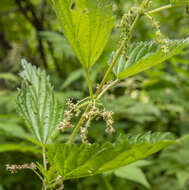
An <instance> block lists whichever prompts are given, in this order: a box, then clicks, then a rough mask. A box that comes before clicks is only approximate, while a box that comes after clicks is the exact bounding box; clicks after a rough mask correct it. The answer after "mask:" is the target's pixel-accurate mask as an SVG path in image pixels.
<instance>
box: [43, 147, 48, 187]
mask: <svg viewBox="0 0 189 190" xmlns="http://www.w3.org/2000/svg"><path fill="white" fill-rule="evenodd" d="M42 151H43V167H44V169H45V171H47V161H46V150H45V145H43V150H42ZM43 190H47V187H46V179H45V177H44V179H43Z"/></svg>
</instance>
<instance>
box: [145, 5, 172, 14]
mask: <svg viewBox="0 0 189 190" xmlns="http://www.w3.org/2000/svg"><path fill="white" fill-rule="evenodd" d="M172 7H174V6H173V5H171V4H169V5H165V6H163V7H159V8H157V9H153V10H151V11H148V12H147V13H148V14H154V13H157V12H160V11H163V10H166V9H170V8H172Z"/></svg>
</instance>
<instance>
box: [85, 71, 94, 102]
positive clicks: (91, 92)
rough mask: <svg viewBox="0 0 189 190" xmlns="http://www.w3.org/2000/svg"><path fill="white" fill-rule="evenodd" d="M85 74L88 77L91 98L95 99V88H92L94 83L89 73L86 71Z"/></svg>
mask: <svg viewBox="0 0 189 190" xmlns="http://www.w3.org/2000/svg"><path fill="white" fill-rule="evenodd" d="M85 73H86V76H87V81H88V86H89V93H90V97H91V99H93V88H92V83H91V79H90V76H89V71H88V70H86V69H85Z"/></svg>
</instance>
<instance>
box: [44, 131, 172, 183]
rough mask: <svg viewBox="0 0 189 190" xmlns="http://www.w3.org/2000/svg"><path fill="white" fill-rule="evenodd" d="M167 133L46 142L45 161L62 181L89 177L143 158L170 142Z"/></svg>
mask: <svg viewBox="0 0 189 190" xmlns="http://www.w3.org/2000/svg"><path fill="white" fill-rule="evenodd" d="M174 142H175V141H173V140H168V138H167V134H161V133H152V134H151V133H146V134H143V135H141V134H140V135H139V134H138V135H136V136H127V137H124V138H123V137H122V138H121V139H118V140H117V142H116V143H115V144H111V143H109V142H107V143H105V144H103V145H101V146H100V145H98V144H92V145H87V144H82V145H81V146H80V147H78V146H77V145H75V144H71V145H67V144H56V145H48V147H47V149H48V153H47V155H48V156H47V157H48V161H49V163H50V164H51V166H54V167H55V168H56V170H57V171H58V173H59V175H61V176H62V177H63V179H64V180H68V179H73V178H81V177H86V176H92V175H95V174H100V173H104V172H107V171H111V170H114V169H118V168H120V167H123V166H125V165H128V164H131V163H133V162H136V161H138V160H140V159H144V158H146V157H147V156H149V155H151V154H153V153H155V152H157V151H159V150H161V149H162V148H164V147H166V146H168V145H170V144H173V143H174Z"/></svg>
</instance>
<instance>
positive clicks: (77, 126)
mask: <svg viewBox="0 0 189 190" xmlns="http://www.w3.org/2000/svg"><path fill="white" fill-rule="evenodd" d="M89 110H90V107H89V106H87V108H86V110H85V112H84V113H83V115H82V116H81V118H80V120H79V122H78V123H77V125H76V127H75V129H74V131H73V133H72V134H71V136H70V138H69V139H68V142H67V144H71V143H72V141H73V139H74V138H75V136H76V135H77V133H78V132H79V129H80V127H81V126H82V124H83V122H84V121H85V114H86V113H87V112H89Z"/></svg>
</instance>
